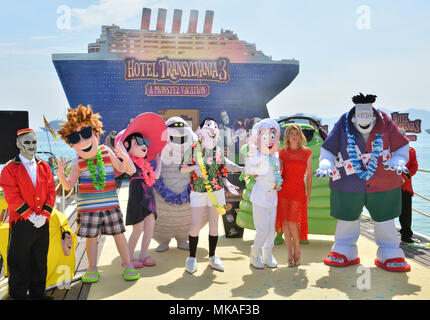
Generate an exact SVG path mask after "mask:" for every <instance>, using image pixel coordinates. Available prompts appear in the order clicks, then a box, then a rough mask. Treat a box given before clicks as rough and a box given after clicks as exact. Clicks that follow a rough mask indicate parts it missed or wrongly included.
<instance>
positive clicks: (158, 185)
mask: <svg viewBox="0 0 430 320" xmlns="http://www.w3.org/2000/svg"><path fill="white" fill-rule="evenodd" d="M151 166H152V167H153V168H154V167H155V166H156V164H155V160H152V161H151ZM154 189H155V191H157V192H158V194H159V195H160V196H161V197H162V198H163V200H164V201H166V202H168V203H170V204H176V205H178V206H180V205H182V204H184V203H188V202H190V191H191V187H190V185H189V184H188V187H187V188H186V189H185V190H184V191H182V192H181V193H176V192H174V191H172V190H170V189H169V187H168V186H166V184H165V183H164V181H163V177H161V176H160V177H159V178H158V179H157V181H156V182H155V184H154Z"/></svg>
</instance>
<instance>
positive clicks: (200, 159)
mask: <svg viewBox="0 0 430 320" xmlns="http://www.w3.org/2000/svg"><path fill="white" fill-rule="evenodd" d="M196 156H197V158H196V162H197V165H198V166H199V168H200V172H201V174H202V176H203V182H204V184H205V188H206V192H207V193H208V196H209V199H210V200H211V201H212V204H213V206H214V207H215V210H216V211H217V212H218V213H219V214H220V215H223V214H225V212H226V210H225V207H224V206H222V205H219V204H218V200H217V199H216V196H215V195H214V194H213V193H212V192H213V189H212V185H211V183H210V181H209V177H208V173H207V171H206V166H205V162H204V160H203V151H202V148H201V145H200V142H199V141H197V145H196Z"/></svg>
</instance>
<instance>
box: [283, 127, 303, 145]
mask: <svg viewBox="0 0 430 320" xmlns="http://www.w3.org/2000/svg"><path fill="white" fill-rule="evenodd" d="M293 130H296V131H297V132H298V133H299V136H300V139H299V149H307V147H306V146H305V144H306V142H307V140H306V137H305V135H304V134H303V131H302V129H301V128H300V127H299V126H298V125H297V124H295V123H292V124H289V125H288V127H287V129H286V130H285V133H284V147H285V148H289V147H290V141H289V139H288V138H289V137H290V134H291V131H293Z"/></svg>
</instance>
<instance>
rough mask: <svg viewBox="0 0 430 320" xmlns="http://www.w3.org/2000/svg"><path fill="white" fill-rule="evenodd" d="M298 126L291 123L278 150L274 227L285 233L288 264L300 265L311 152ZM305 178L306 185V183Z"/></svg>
mask: <svg viewBox="0 0 430 320" xmlns="http://www.w3.org/2000/svg"><path fill="white" fill-rule="evenodd" d="M305 143H306V138H305V136H304V135H303V132H302V130H301V128H300V127H299V126H297V125H296V124H291V125H289V126H288V127H287V130H286V131H285V134H284V148H282V149H281V150H280V152H279V160H280V162H281V172H282V179H283V184H282V189H281V190H280V191H278V209H277V216H276V230H277V231H278V230H281V231H282V232H283V233H284V237H285V245H286V246H287V249H288V266H289V267H293V266H298V265H299V264H300V248H299V241H300V240H302V241H306V240H307V234H308V222H307V219H308V213H307V206H308V204H309V202H310V199H311V187H312V157H311V154H312V151H311V150H310V149H309V148H307V147H305ZM305 177H306V186H305Z"/></svg>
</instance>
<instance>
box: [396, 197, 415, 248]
mask: <svg viewBox="0 0 430 320" xmlns="http://www.w3.org/2000/svg"><path fill="white" fill-rule="evenodd" d="M399 222H400V226H401V229H400V234H401V237H402V239H406V240H407V239H410V238H411V237H412V235H413V232H412V229H411V225H412V194H411V193H409V192H407V191H402V212H401V214H400V217H399Z"/></svg>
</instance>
